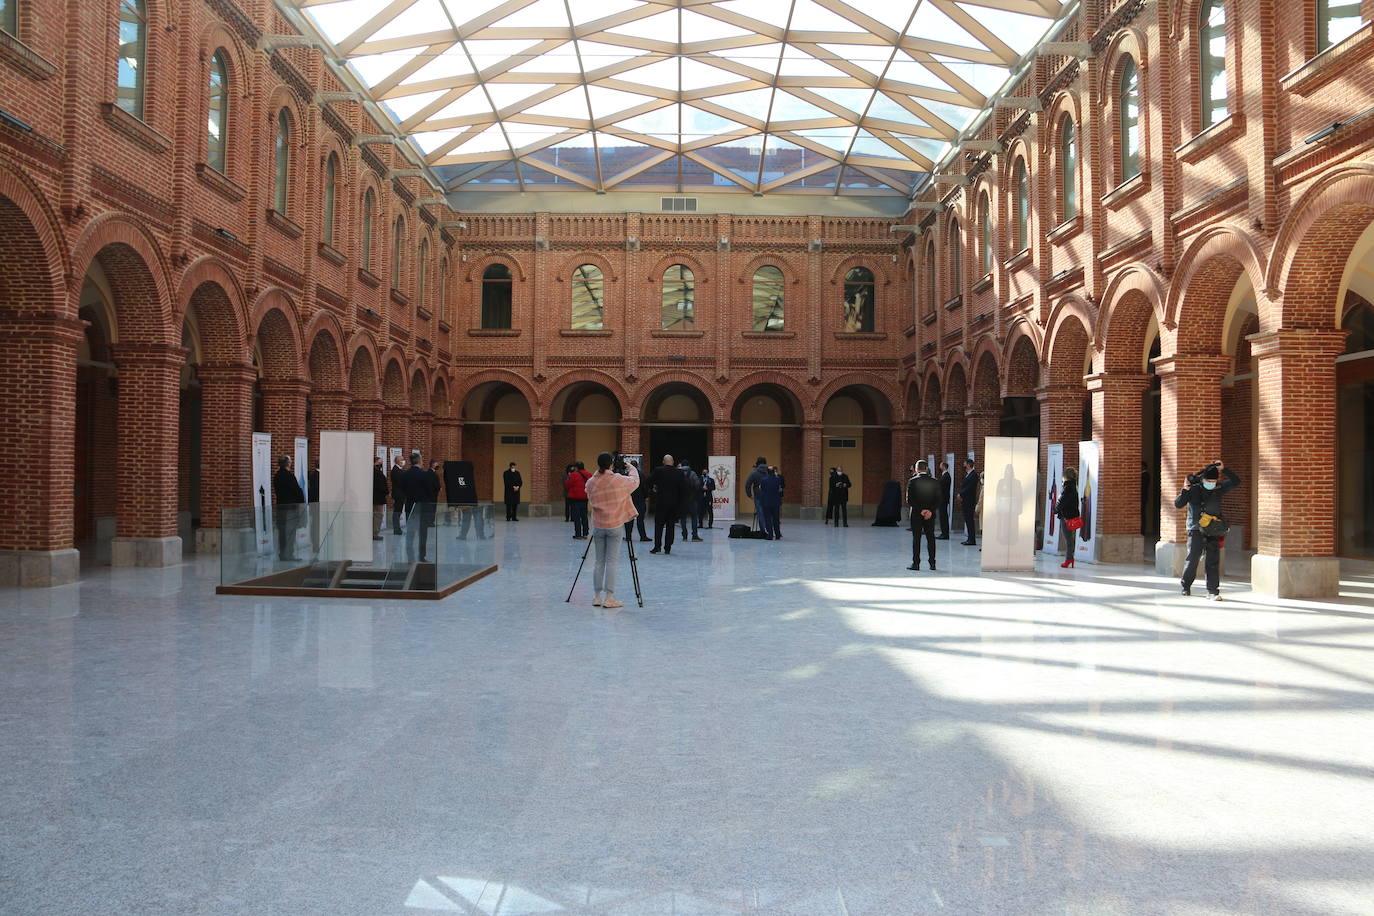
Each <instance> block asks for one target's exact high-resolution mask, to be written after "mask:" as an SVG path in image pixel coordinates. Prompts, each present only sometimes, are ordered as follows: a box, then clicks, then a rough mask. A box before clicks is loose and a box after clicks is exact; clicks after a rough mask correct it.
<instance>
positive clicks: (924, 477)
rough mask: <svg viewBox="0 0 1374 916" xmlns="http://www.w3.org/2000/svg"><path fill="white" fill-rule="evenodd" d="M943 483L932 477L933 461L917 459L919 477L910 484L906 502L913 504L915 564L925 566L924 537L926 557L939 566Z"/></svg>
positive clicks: (912, 565)
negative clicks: (937, 526) (937, 529)
mask: <svg viewBox="0 0 1374 916" xmlns="http://www.w3.org/2000/svg"><path fill="white" fill-rule="evenodd" d="M939 500H940V484H939V483H938V482H937V481H936V480H935V478H934V477H931V476H930V464H929V463H928V462H926V461H924V460H922V461H918V462H916V476H914V477H912V478H911V479H910V480H908V481H907V483H906V503H907V505H908V506H910V507H911V565H910V566H908V567H907V569H920V568H921V538H923V537H924V538H925V539H926V557H927V558H928V559H929V560H930V568H931V570H934V569H935V515H936V513H937V512H938V511H939V509H940V507H939V505H938V503H939Z"/></svg>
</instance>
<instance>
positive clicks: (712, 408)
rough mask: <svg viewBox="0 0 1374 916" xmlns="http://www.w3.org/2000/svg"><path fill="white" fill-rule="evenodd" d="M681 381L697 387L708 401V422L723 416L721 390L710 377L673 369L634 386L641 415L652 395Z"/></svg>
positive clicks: (635, 402)
mask: <svg viewBox="0 0 1374 916" xmlns="http://www.w3.org/2000/svg"><path fill="white" fill-rule="evenodd" d="M673 383H680V384H684V385H689V386H691V387H692V388H695V389H696V390H697V392H698V393H699V394H700V395H701V397H702V400H704V401H705V402H706V411H707V417H706V420H707V422H710V423H716V422H718V421H719V420H720V419H721V418H722V417H723V416H725V413H724V410H723V408H722V406H721V400H720V390H719V388H718V387H717V386H716V385H714V384H713V383H712V382H711V381H710V380H709V379H706V378H703V377H702V376H700V375H696V374H694V373H691V372H683V371H681V370H672V371H668V372H660V373H658V374H657V375H654V376H651V377H649V378H646V379H644V380H643V381H641V382H640V383H639V384H638V385H636V386H635V387H634V391H633V393H632V394H631V397H632V398H633V399H634V404H635V407H636V409H637V410H638V411H639V415H640V416H641V417H643V416H644V406H645V404H646V403H648V400H649V398H650V397H652V396H653V395H654V393H655V392H656V391H657V390H658V389H659V388H662V387H663V386H664V385H671V384H673Z"/></svg>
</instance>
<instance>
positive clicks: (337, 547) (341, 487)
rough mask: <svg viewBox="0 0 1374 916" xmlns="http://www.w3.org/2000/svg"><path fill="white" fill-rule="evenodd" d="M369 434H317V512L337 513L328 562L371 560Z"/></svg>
mask: <svg viewBox="0 0 1374 916" xmlns="http://www.w3.org/2000/svg"><path fill="white" fill-rule="evenodd" d="M372 441H373V435H372V433H370V432H356V431H348V430H326V431H324V432H321V433H320V501H319V503H317V504H316V506H317V507H319V508H324V507H328V511H330V512H337V516H336V518H335V521H334V524H333V525H332V526H331V527H330V529H329V537H328V538H327V539H326V543H327V544H328V551H329V554H328V556H329V559H331V560H355V561H358V562H368V561H370V560H371V559H372V535H373V534H374V532H373V529H372V457H373V456H376V457H381V455H380V454H378V451H377V450H374V448H373V445H372Z"/></svg>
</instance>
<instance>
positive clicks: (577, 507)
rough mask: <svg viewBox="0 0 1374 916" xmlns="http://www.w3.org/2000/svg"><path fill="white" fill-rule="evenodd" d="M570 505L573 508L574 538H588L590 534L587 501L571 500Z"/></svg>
mask: <svg viewBox="0 0 1374 916" xmlns="http://www.w3.org/2000/svg"><path fill="white" fill-rule="evenodd" d="M568 505H569V506H571V507H572V523H573V537H586V536H587V535H588V534H589V533H590V528H589V527H588V526H587V501H586V500H585V499H570V500H568Z"/></svg>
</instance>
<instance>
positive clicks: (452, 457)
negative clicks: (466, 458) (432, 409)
mask: <svg viewBox="0 0 1374 916" xmlns="http://www.w3.org/2000/svg"><path fill="white" fill-rule="evenodd" d="M460 423H461V421H459V420H454V419H451V418H448V417H441V418H439V419H436V420H435V421H434V422H433V423H432V424H431V426H430V434H429V448H430V453H431V454H432V455H433V456H434V457H435V458H440V459H442V460H444V461H457V460H458V458H459V451H458V426H459V424H460Z"/></svg>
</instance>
